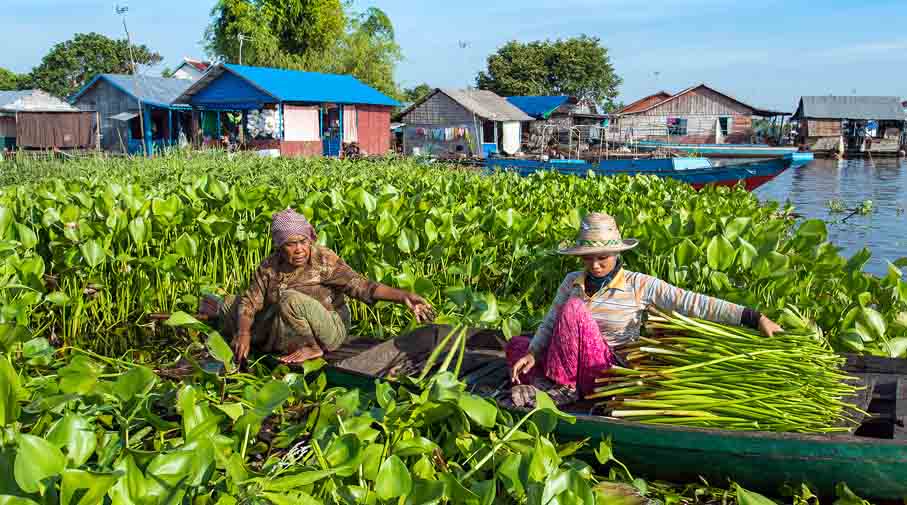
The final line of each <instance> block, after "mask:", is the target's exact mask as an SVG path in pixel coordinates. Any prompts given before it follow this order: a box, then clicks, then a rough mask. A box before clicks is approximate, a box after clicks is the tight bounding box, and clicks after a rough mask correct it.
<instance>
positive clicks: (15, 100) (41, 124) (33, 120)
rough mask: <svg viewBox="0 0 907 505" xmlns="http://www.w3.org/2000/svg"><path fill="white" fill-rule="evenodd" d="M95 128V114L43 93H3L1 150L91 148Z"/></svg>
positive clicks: (0, 96) (31, 90) (0, 105)
mask: <svg viewBox="0 0 907 505" xmlns="http://www.w3.org/2000/svg"><path fill="white" fill-rule="evenodd" d="M95 126H96V124H95V114H93V113H82V111H80V110H79V109H77V108H75V107H73V106H72V105H70V104H68V103H66V102H64V101H63V100H60V99H59V98H57V97H55V96H53V95H50V94H49V93H46V92H44V91H41V90H38V89H30V90H23V91H0V151H4V150H11V149H15V148H17V147H20V148H26V149H67V148H83V147H90V146H93V145H94V141H95V138H96V135H95V133H96V132H95Z"/></svg>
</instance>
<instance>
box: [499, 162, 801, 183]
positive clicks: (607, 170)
mask: <svg viewBox="0 0 907 505" xmlns="http://www.w3.org/2000/svg"><path fill="white" fill-rule="evenodd" d="M812 160H813V155H812V153H791V154H787V155H784V156H780V157H777V158H769V159H764V160H757V161H751V162H747V163H734V164H728V165H722V166H714V165H713V164H712V163H711V161H710V160H708V159H705V158H657V159H634V160H625V159H624V160H602V161H599V162H597V163H590V162H584V161H579V160H552V161H535V160H521V159H506V158H491V159H488V160H486V162H485V166H486V169H487V170H489V171H499V170H505V171H506V170H512V171H515V172H517V173H519V174H520V175H522V176H527V175H530V174H533V173H536V172H544V171H556V172H559V173H562V174H570V175H578V176H586V175H588V174H589V173H592V174H595V175H602V176H607V175H654V176H657V177H664V178H670V179H677V180H680V181H683V182H686V183H688V184H691V185H692V186H693V187H694V188H697V189H699V188H702V187H703V186H707V185H710V184H712V185H718V186H735V185H736V184H738V183H740V182H741V181H742V182H743V185H744V186H745V187H746V189H747V190H748V191H752V190H754V189H756V188H758V187H759V186H761V185H763V184H765V183H766V182H768V181H770V180H772V179H774V178H775V177H777V176H778V175H780V174H781V173H783V172H784V171H785V170H787V169H789V168H791V167H793V168H797V167H800V166H803V165H805V164H807V163H809V162H810V161H812Z"/></svg>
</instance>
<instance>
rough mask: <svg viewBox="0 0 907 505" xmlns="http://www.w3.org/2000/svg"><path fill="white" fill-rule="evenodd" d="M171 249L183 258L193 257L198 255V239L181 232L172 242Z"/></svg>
mask: <svg viewBox="0 0 907 505" xmlns="http://www.w3.org/2000/svg"><path fill="white" fill-rule="evenodd" d="M173 250H174V252H176V254H179V255H180V256H182V257H183V258H194V257H196V256H198V241H197V240H195V238H193V237H191V236H190V235H188V234H186V233H183V234H182V235H180V238H178V239H176V243H174V244H173Z"/></svg>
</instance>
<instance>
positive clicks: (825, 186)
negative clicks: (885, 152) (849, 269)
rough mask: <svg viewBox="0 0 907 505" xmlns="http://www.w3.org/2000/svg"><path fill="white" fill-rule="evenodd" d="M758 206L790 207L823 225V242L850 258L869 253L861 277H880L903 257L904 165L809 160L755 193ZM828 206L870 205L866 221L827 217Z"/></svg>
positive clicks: (906, 222)
mask: <svg viewBox="0 0 907 505" xmlns="http://www.w3.org/2000/svg"><path fill="white" fill-rule="evenodd" d="M755 194H756V195H757V196H758V197H759V198H761V199H763V200H777V201H779V202H785V201H790V202H791V203H792V204H793V205H794V206H795V207H796V212H798V213H800V214H802V215H803V217H804V218H819V219H824V220H825V221H826V222H828V224H829V226H828V228H829V239H830V240H831V241H832V242H833V243H834V244H836V245H838V246H840V247H842V248H843V250H842V251H841V253H842V254H844V255H846V256H848V257H850V256H852V255H853V254H854V253H856V252H857V251H859V250H860V249H861V248H862V247H864V246H865V247H868V248H869V250H871V251H872V259H871V260H870V262H869V263H868V264H867V265H866V271H867V272H870V273H873V274H876V275H885V273H886V272H887V268H888V267H887V262H886V260H887V261H892V262H893V261H894V260H896V259H898V258H901V257H904V256H907V212H905V209H907V161H903V160H897V159H877V160H874V161H871V160H842V161H838V160H815V161H813V162H812V163H810V164H809V165H806V166H805V167H801V168H799V169H797V170H788V171H787V172H785V173H783V174H782V175H781V176H779V177H778V178H776V179H775V180H773V181H771V182H769V183H768V184H766V185H764V186H762V187H761V188H759V189H757V190H756V192H755ZM829 200H841V201H842V202H843V203H844V204H845V206H846V207H847V208H854V207H857V206H859V205H860V204H861V203H862V202H863V201H864V200H872V203H873V206H874V210H873V212H872V213H871V214H869V215H865V216H863V215H854V216H852V217H850V218H849V219H847V221H846V222H842V220H843V219H844V218H845V217H847V215H848V214H850V212H846V213H843V214H842V213H833V212H831V211H830V210H829V206H828V202H829Z"/></svg>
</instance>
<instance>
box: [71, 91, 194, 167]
mask: <svg viewBox="0 0 907 505" xmlns="http://www.w3.org/2000/svg"><path fill="white" fill-rule="evenodd" d="M191 84H192V81H190V80H187V79H173V78H164V77H150V76H141V75H139V76H136V75H122V74H100V75H98V76H97V77H95V78H94V79H92V80H91V81H90V82H89V83H88V84H86V85H85V87H83V88H82V89H81V90H79V92H78V93H76V94H75V95H73V96H72V98H70V102H71V103H72V104H73V105H75V106H76V107H78V108H79V109H81V110H90V111H97V113H98V116H99V121H100V130H101V148H103V149H105V150H107V151H114V152H120V153H129V154H146V155H149V156H150V155H151V154H153V153H154V152H156V151H159V150H160V149H162V148H163V147H166V146H169V145H175V144H177V143H178V142H179V141H180V138H185V139H187V140H188V139H190V138H191V137H192V133H191V132H192V131H193V130H192V114H191V109H190V108H189V107H188V106H186V105H178V104H174V100H176V98H177V97H178V96H180V94H182V93H183V91H185V90H186V88H188V87H189V85H191Z"/></svg>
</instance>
